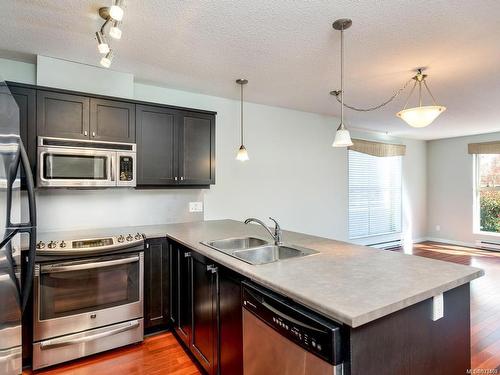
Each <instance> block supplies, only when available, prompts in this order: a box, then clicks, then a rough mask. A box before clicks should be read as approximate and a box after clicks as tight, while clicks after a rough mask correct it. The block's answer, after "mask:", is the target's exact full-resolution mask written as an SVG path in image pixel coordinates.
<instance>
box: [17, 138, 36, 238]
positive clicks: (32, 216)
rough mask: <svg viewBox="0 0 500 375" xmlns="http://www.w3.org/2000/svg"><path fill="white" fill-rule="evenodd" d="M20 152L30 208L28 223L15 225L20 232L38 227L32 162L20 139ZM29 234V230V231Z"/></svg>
mask: <svg viewBox="0 0 500 375" xmlns="http://www.w3.org/2000/svg"><path fill="white" fill-rule="evenodd" d="M19 150H20V153H21V163H22V165H23V168H24V173H25V175H26V189H27V193H28V207H29V221H28V222H27V223H20V224H17V225H16V224H14V225H16V226H17V227H18V228H19V229H20V231H22V228H26V227H28V228H31V227H35V226H36V201H35V182H34V180H33V174H32V173H31V166H30V161H29V159H28V154H26V150H25V149H24V145H23V141H22V140H21V139H19ZM28 232H29V230H28Z"/></svg>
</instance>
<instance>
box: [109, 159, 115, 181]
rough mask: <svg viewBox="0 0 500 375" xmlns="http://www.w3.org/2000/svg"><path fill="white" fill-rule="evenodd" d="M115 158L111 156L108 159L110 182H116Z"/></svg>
mask: <svg viewBox="0 0 500 375" xmlns="http://www.w3.org/2000/svg"><path fill="white" fill-rule="evenodd" d="M115 158H116V156H115V155H111V157H110V170H111V181H116V174H115V173H116V172H115V163H116V160H115Z"/></svg>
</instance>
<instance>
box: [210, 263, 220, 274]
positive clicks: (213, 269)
mask: <svg viewBox="0 0 500 375" xmlns="http://www.w3.org/2000/svg"><path fill="white" fill-rule="evenodd" d="M207 271H210V272H212V273H217V271H218V268H217V266H215V264H209V265H208V266H207Z"/></svg>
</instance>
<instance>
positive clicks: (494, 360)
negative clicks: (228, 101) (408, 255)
mask: <svg viewBox="0 0 500 375" xmlns="http://www.w3.org/2000/svg"><path fill="white" fill-rule="evenodd" d="M399 251H400V252H403V250H402V249H401V250H399ZM412 253H413V254H414V255H418V256H423V257H427V258H433V259H439V260H444V261H447V262H454V263H459V264H465V265H470V266H473V267H479V268H482V269H484V271H485V275H484V276H483V277H481V278H479V279H476V280H474V281H472V282H471V354H472V368H474V369H498V372H497V373H498V374H500V252H493V251H487V250H481V249H473V248H467V247H461V246H455V245H447V244H442V243H436V242H423V243H420V244H415V245H414V246H413V250H412Z"/></svg>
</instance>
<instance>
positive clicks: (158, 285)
mask: <svg viewBox="0 0 500 375" xmlns="http://www.w3.org/2000/svg"><path fill="white" fill-rule="evenodd" d="M169 265H170V262H169V249H168V244H167V239H166V238H154V239H150V240H147V241H146V249H145V250H144V329H145V330H146V331H153V330H158V329H165V328H167V325H168V322H169V317H170V316H169V305H170V303H169V302H170V301H169V300H170V296H169V284H170V267H169Z"/></svg>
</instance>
